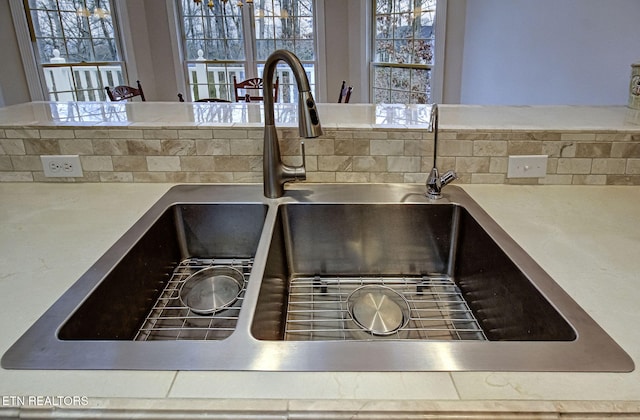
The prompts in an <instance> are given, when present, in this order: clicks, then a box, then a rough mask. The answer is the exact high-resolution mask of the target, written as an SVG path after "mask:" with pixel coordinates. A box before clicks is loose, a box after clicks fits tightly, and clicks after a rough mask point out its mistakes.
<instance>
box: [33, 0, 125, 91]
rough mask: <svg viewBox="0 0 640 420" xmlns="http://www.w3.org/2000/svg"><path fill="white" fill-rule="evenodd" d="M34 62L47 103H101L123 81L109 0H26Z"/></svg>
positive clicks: (121, 65) (121, 64)
mask: <svg viewBox="0 0 640 420" xmlns="http://www.w3.org/2000/svg"><path fill="white" fill-rule="evenodd" d="M27 17H28V18H29V19H30V27H31V29H32V37H33V41H34V42H35V44H36V51H37V55H38V61H39V63H40V65H41V67H42V72H43V76H44V80H45V83H46V86H47V90H48V93H49V99H50V100H52V101H103V100H105V99H106V95H105V90H104V88H105V86H116V85H120V84H123V83H124V79H123V67H124V65H123V63H122V60H121V58H120V57H121V55H120V52H119V48H118V43H117V40H116V33H115V28H114V23H113V21H114V18H113V10H112V7H111V4H110V2H109V0H29V2H28V10H27Z"/></svg>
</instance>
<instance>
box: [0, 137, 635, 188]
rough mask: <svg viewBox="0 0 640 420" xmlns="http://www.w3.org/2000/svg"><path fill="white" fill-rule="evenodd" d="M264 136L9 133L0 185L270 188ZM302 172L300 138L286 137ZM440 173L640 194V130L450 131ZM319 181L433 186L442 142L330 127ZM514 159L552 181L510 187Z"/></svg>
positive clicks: (311, 172)
mask: <svg viewBox="0 0 640 420" xmlns="http://www.w3.org/2000/svg"><path fill="white" fill-rule="evenodd" d="M262 135H263V130H262V128H260V127H238V128H236V127H222V128H216V127H211V126H203V127H197V128H194V127H192V126H190V127H184V128H180V127H168V128H162V127H160V128H158V127H152V128H140V127H135V126H129V127H126V128H122V127H113V128H111V127H109V126H104V127H99V128H96V127H86V128H85V127H62V128H56V127H53V128H51V127H46V128H44V127H43V128H32V127H26V128H17V127H11V128H4V129H3V128H0V182H20V181H24V182H34V181H35V182H196V183H197V182H206V183H209V182H225V183H227V182H240V183H247V182H261V180H262ZM279 136H280V139H281V148H282V153H283V158H284V159H285V161H286V162H288V163H290V164H295V165H298V164H300V140H299V137H298V132H297V129H294V128H282V129H279ZM438 143H439V144H438V168H439V169H440V170H441V171H444V170H448V169H455V171H456V172H457V173H458V176H459V177H460V179H459V180H458V181H457V182H462V183H492V184H502V183H507V184H603V185H604V184H620V185H640V129H639V130H638V131H637V132H634V131H628V130H627V131H621V132H618V131H584V132H582V131H535V130H526V129H523V130H518V129H508V130H471V129H445V130H441V131H440V133H439V137H438ZM305 144H306V152H307V180H308V181H311V182H401V183H402V182H409V183H414V182H424V181H425V180H426V177H427V174H428V172H429V170H430V169H431V166H432V155H433V134H431V133H429V132H427V131H426V129H423V128H419V129H418V128H410V129H406V128H376V127H373V128H363V129H357V128H350V129H342V128H325V130H324V135H323V136H321V137H319V138H317V139H308V140H305ZM51 154H53V155H57V154H78V155H80V160H81V163H82V167H83V171H84V177H82V178H46V177H45V176H44V173H43V170H42V165H41V162H40V155H51ZM509 155H548V157H549V159H548V167H547V176H546V177H544V178H512V179H510V178H507V176H506V173H507V165H508V156H509Z"/></svg>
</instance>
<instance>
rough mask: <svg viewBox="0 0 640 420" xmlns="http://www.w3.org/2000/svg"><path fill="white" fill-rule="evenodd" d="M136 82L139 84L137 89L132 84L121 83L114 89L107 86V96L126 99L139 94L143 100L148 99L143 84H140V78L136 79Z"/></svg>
mask: <svg viewBox="0 0 640 420" xmlns="http://www.w3.org/2000/svg"><path fill="white" fill-rule="evenodd" d="M136 83H137V84H138V88H137V89H136V88H134V87H131V86H126V85H120V86H116V87H114V88H113V89H111V88H110V87H109V86H107V87H106V88H105V90H106V91H107V96H108V97H109V99H110V100H112V101H124V100H127V99H131V98H134V97H136V96H139V97H140V99H142V101H143V102H144V101H146V99H145V97H144V91H143V90H142V85H141V84H140V81H139V80H136Z"/></svg>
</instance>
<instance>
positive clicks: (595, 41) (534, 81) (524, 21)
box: [450, 0, 640, 105]
mask: <svg viewBox="0 0 640 420" xmlns="http://www.w3.org/2000/svg"><path fill="white" fill-rule="evenodd" d="M450 1H456V0H450ZM638 60H640V1H638V0H606V1H605V0H562V1H557V0H535V1H533V0H482V1H477V0H470V1H467V10H466V24H465V35H464V55H463V71H462V80H461V103H466V104H504V105H522V104H533V105H536V104H581V105H623V104H625V103H626V102H627V95H628V92H627V89H628V84H629V78H630V74H631V68H630V65H631V64H632V63H633V62H637V61H638Z"/></svg>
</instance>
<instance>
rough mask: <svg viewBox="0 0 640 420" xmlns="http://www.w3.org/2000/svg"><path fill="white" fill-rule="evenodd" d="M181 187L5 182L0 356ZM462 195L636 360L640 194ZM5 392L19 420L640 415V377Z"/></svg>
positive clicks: (54, 379) (9, 374)
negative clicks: (42, 418)
mask: <svg viewBox="0 0 640 420" xmlns="http://www.w3.org/2000/svg"><path fill="white" fill-rule="evenodd" d="M170 186H171V185H169V184H39V183H29V184H11V183H6V184H0V196H1V197H2V200H0V215H1V216H0V282H1V284H2V285H3V288H4V293H3V294H1V295H0V301H1V306H0V307H2V312H3V316H1V317H0V325H1V328H2V331H3V334H2V336H1V337H0V352H1V353H4V352H5V351H6V349H7V348H8V347H9V346H10V345H11V344H12V343H13V342H14V341H15V340H16V339H17V338H18V337H19V336H20V335H21V334H22V333H23V332H24V331H25V330H26V329H27V328H28V327H29V326H30V325H31V324H32V323H33V322H34V321H35V320H36V319H37V318H38V317H39V316H40V315H42V313H43V312H44V311H45V310H46V309H47V308H48V307H49V306H50V305H51V304H52V303H53V302H54V301H55V300H56V299H57V298H58V297H59V296H60V295H61V294H62V293H63V292H64V291H65V290H66V289H67V288H68V287H69V286H70V285H71V284H72V283H73V282H75V280H77V279H78V278H79V277H80V275H81V274H83V272H84V271H86V270H87V268H89V267H90V266H91V264H93V262H95V260H96V259H97V258H98V257H100V256H101V255H102V254H103V253H104V251H106V250H107V248H108V247H109V246H110V245H111V244H113V242H115V241H116V239H118V238H119V237H120V236H121V235H122V233H124V231H125V230H126V229H127V228H128V227H130V226H131V225H132V224H133V223H134V222H135V221H136V220H137V219H138V217H139V216H141V215H142V214H143V213H144V212H145V211H146V210H147V209H148V208H149V207H150V206H151V205H152V204H153V203H154V202H155V201H156V200H157V199H158V198H159V197H160V196H161V195H162V194H163V193H164V192H165V191H166V190H168V189H169V188H170ZM462 187H463V188H464V189H465V190H466V191H467V192H468V193H469V194H470V195H471V196H472V197H473V198H474V199H476V201H478V202H479V203H480V205H482V206H483V207H484V209H485V210H486V211H487V212H488V213H489V214H490V215H491V216H492V217H493V218H494V219H495V220H496V221H497V222H498V223H499V224H500V225H501V226H502V227H503V228H504V229H505V230H506V231H507V232H508V233H509V234H511V235H512V237H513V238H514V239H515V240H516V241H517V242H518V243H519V244H520V245H521V246H522V247H523V248H524V249H525V250H526V251H527V252H529V254H530V255H531V256H532V257H533V258H534V259H535V260H536V261H537V262H538V263H539V264H540V265H541V266H542V267H543V268H544V269H545V270H546V271H547V272H548V273H549V274H550V275H551V277H553V278H554V279H555V280H556V282H557V283H559V284H560V285H561V286H562V287H563V288H564V289H565V290H566V291H567V292H568V293H569V294H570V295H571V296H572V297H573V298H574V299H575V300H576V301H577V302H578V303H579V304H580V305H581V306H582V307H583V308H584V309H585V310H586V311H587V312H588V313H589V314H590V315H591V316H592V317H593V318H594V319H595V320H596V321H597V322H598V323H599V324H600V325H601V326H602V327H603V328H604V329H605V330H606V331H607V332H608V333H609V334H610V335H611V336H612V337H613V338H614V339H615V340H616V342H617V343H618V344H620V345H621V346H622V347H623V348H624V349H625V350H626V351H627V353H628V354H629V355H630V356H631V357H632V358H633V359H634V360H635V361H636V364H638V363H639V361H640V330H639V329H638V328H636V327H637V326H638V325H640V311H638V306H637V302H638V301H639V300H640V288H639V287H638V286H639V285H640V259H639V258H638V251H639V250H640V228H638V226H640V211H638V209H640V187H628V186H626V187H590V186H508V185H462ZM177 357H180V355H177ZM0 396H2V404H1V405H0V417H3V418H5V417H10V416H13V415H18V414H19V410H20V409H23V410H31V413H32V414H33V413H36V414H37V413H38V412H40V411H41V414H42V413H46V412H47V410H50V409H51V406H47V405H46V404H45V403H46V402H47V401H46V400H42V399H41V400H37V399H33V400H31V403H30V401H29V400H28V399H27V400H24V401H22V404H21V403H20V401H19V400H17V399H16V398H17V397H20V396H22V397H33V398H35V397H38V396H39V397H54V396H58V397H67V400H66V401H67V402H69V401H72V400H70V399H68V397H74V396H75V397H79V398H84V399H80V400H78V401H79V404H71V405H65V406H64V407H60V406H58V407H57V408H56V409H57V410H58V413H62V414H64V413H65V411H64V410H75V411H74V412H75V413H77V412H79V411H80V410H89V411H91V410H93V411H91V413H92V415H99V414H102V415H106V414H105V413H111V414H113V412H114V411H113V410H115V411H118V410H137V411H138V412H146V411H147V410H151V411H152V412H153V411H156V412H157V410H161V411H160V412H161V413H164V414H162V415H160V417H164V418H182V417H179V416H178V414H176V413H184V412H183V411H181V410H186V412H188V413H190V414H191V415H194V414H195V413H209V414H208V415H210V416H211V418H216V417H215V415H220V416H222V415H226V416H232V415H234V413H237V412H246V413H251V412H254V413H272V414H274V416H275V417H276V418H285V416H289V417H288V418H293V417H295V416H296V415H300V416H302V415H303V414H305V413H306V415H309V413H317V412H319V411H324V412H326V413H329V414H331V413H333V414H335V415H337V414H336V413H338V414H340V413H342V414H343V415H344V413H352V412H354V411H359V412H361V413H362V412H368V413H377V412H385V413H387V414H386V416H387V417H388V418H392V417H393V416H394V415H399V414H398V413H401V414H402V413H403V414H407V413H408V412H419V413H425V412H431V413H442V412H443V411H448V410H456V411H458V412H468V413H471V412H474V413H480V415H482V414H483V413H484V415H485V416H486V417H487V418H496V417H498V416H499V415H505V416H506V415H507V413H509V412H511V411H520V412H522V411H526V412H536V413H547V414H549V415H556V414H557V413H561V412H597V413H600V414H602V413H609V412H622V411H626V412H631V413H635V415H638V416H640V370H638V369H636V370H635V371H634V372H631V373H544V372H499V373H497V372H452V373H448V372H433V373H424V372H422V373H420V372H405V373H400V372H398V373H376V372H364V373H363V372H360V373H350V372H340V373H336V372H322V373H313V372H304V373H296V372H183V371H179V372H175V371H18V370H0ZM239 399H241V400H239ZM25 401H26V402H25ZM38 401H40V402H42V403H43V404H44V406H43V405H42V404H38ZM60 401H63V402H64V400H59V401H58V402H60ZM50 402H51V401H50ZM38 410H40V411H38ZM42 410H44V411H42ZM162 410H169V411H162ZM89 411H87V413H89ZM96 413H98V414H96ZM216 413H217V414H216ZM394 413H395V414H394ZM329 414H327V415H329ZM42 415H45V414H42ZM87 415H88V414H87ZM278 416H281V417H278ZM312 417H313V416H312Z"/></svg>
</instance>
